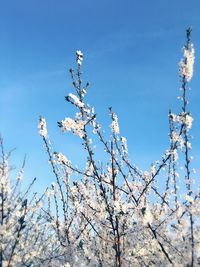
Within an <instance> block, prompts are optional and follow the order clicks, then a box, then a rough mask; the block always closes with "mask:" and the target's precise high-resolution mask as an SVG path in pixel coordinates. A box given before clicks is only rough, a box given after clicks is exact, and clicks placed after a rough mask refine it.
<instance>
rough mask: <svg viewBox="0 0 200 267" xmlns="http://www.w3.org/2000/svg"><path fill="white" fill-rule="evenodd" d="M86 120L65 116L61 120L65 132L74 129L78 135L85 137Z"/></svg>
mask: <svg viewBox="0 0 200 267" xmlns="http://www.w3.org/2000/svg"><path fill="white" fill-rule="evenodd" d="M84 126H85V122H84V121H81V120H78V121H75V120H73V119H71V118H65V119H64V120H62V121H61V128H62V131H63V132H69V131H72V132H73V133H74V134H76V135H78V136H79V137H80V138H83V137H84V135H85V133H84Z"/></svg>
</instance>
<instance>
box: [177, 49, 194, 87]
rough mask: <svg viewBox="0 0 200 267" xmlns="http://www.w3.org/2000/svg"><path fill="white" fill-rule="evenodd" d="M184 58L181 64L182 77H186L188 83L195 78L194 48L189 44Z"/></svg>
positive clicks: (184, 50)
mask: <svg viewBox="0 0 200 267" xmlns="http://www.w3.org/2000/svg"><path fill="white" fill-rule="evenodd" d="M183 52H184V58H183V59H182V60H181V61H180V63H179V71H180V76H181V77H185V79H186V81H188V82H189V81H190V80H191V79H192V76H193V65H194V59H195V57H194V47H193V44H189V45H188V47H184V48H183Z"/></svg>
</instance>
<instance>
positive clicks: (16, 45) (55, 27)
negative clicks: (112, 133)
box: [0, 0, 200, 186]
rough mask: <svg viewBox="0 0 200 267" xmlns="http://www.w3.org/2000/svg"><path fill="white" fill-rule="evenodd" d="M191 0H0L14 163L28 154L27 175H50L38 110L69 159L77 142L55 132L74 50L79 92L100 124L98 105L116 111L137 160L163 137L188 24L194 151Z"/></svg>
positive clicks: (1, 65) (0, 127)
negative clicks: (80, 58) (84, 85)
mask: <svg viewBox="0 0 200 267" xmlns="http://www.w3.org/2000/svg"><path fill="white" fill-rule="evenodd" d="M199 12H200V1H199V0H196V1H194V0H191V1H186V0H176V1H170V0H154V1H149V0H146V1H144V0H141V1H136V0H123V1H119V0H101V1H94V0H84V1H83V0H79V1H75V0H74V1H68V0H48V1H47V0H43V1H38V0H28V1H27V0H26V1H25V0H18V1H14V0H13V1H10V0H7V1H0V133H1V135H2V136H3V137H4V139H5V144H6V147H7V148H12V147H16V148H17V150H16V152H15V153H14V155H13V159H14V163H15V164H18V163H19V162H20V161H22V159H23V156H24V154H27V166H26V173H27V179H30V178H32V177H34V176H37V177H38V180H39V182H38V183H39V184H41V186H45V185H47V184H48V183H50V182H51V181H52V179H53V178H52V176H51V174H50V172H49V166H48V163H47V157H46V155H45V152H44V149H43V147H42V142H41V139H40V137H39V136H38V130H37V122H38V117H39V115H43V116H45V117H46V119H47V123H48V126H49V133H50V137H51V140H52V143H53V146H54V148H55V150H57V151H59V150H64V152H66V154H67V155H69V157H71V158H72V160H73V162H76V161H78V159H79V157H80V152H78V144H77V143H76V141H75V139H74V138H73V137H72V136H70V135H67V136H66V135H65V136H63V135H62V134H61V133H60V130H59V129H58V128H57V121H59V120H61V119H63V118H64V117H65V116H69V115H70V114H72V109H71V107H70V106H69V105H68V104H66V102H65V101H64V96H65V95H67V94H68V93H69V92H71V91H72V90H71V88H72V86H71V81H70V77H69V74H68V69H69V68H70V67H73V66H74V63H75V61H74V59H75V56H74V54H75V51H76V50H77V49H81V50H82V51H83V53H84V65H83V66H84V77H85V81H87V80H89V81H90V84H91V87H90V90H89V94H88V102H90V104H91V105H94V106H95V107H96V110H97V113H98V116H99V119H100V121H101V122H102V124H104V126H105V127H106V126H107V125H108V124H109V121H108V119H107V107H108V106H111V105H112V107H113V109H114V111H115V112H116V113H117V114H118V116H119V121H120V129H121V134H122V135H123V136H126V137H127V139H128V144H129V151H130V155H131V158H132V160H133V161H134V162H135V163H136V164H138V165H139V167H142V168H148V166H149V164H150V163H151V162H152V161H154V160H156V159H159V156H160V155H161V153H162V152H164V150H165V149H166V147H167V135H168V117H167V114H168V110H169V108H172V110H177V105H179V102H178V100H177V96H178V94H179V91H178V89H179V87H180V84H179V78H178V67H177V64H178V62H179V60H180V58H181V56H182V53H181V47H182V45H183V44H184V41H185V29H186V28H187V27H188V26H192V27H193V42H194V44H195V49H196V65H195V76H194V79H193V81H192V83H191V87H192V91H191V97H190V100H191V110H192V113H193V116H194V118H195V121H194V127H193V134H194V136H195V139H194V146H195V149H194V150H193V154H194V155H195V157H196V160H200V157H199V156H198V151H199V148H200V116H199V114H200V105H199V103H200V92H199V85H200V16H199Z"/></svg>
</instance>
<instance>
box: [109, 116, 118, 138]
mask: <svg viewBox="0 0 200 267" xmlns="http://www.w3.org/2000/svg"><path fill="white" fill-rule="evenodd" d="M110 127H111V129H112V132H113V133H114V134H119V124H118V118H117V115H116V114H115V113H113V114H112V123H111V125H110Z"/></svg>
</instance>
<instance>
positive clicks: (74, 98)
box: [69, 93, 84, 108]
mask: <svg viewBox="0 0 200 267" xmlns="http://www.w3.org/2000/svg"><path fill="white" fill-rule="evenodd" d="M69 97H70V98H72V99H73V101H74V104H75V105H76V106H77V107H79V108H83V107H84V103H83V102H81V101H80V100H79V99H78V97H77V96H76V95H74V94H72V93H70V94H69Z"/></svg>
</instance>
